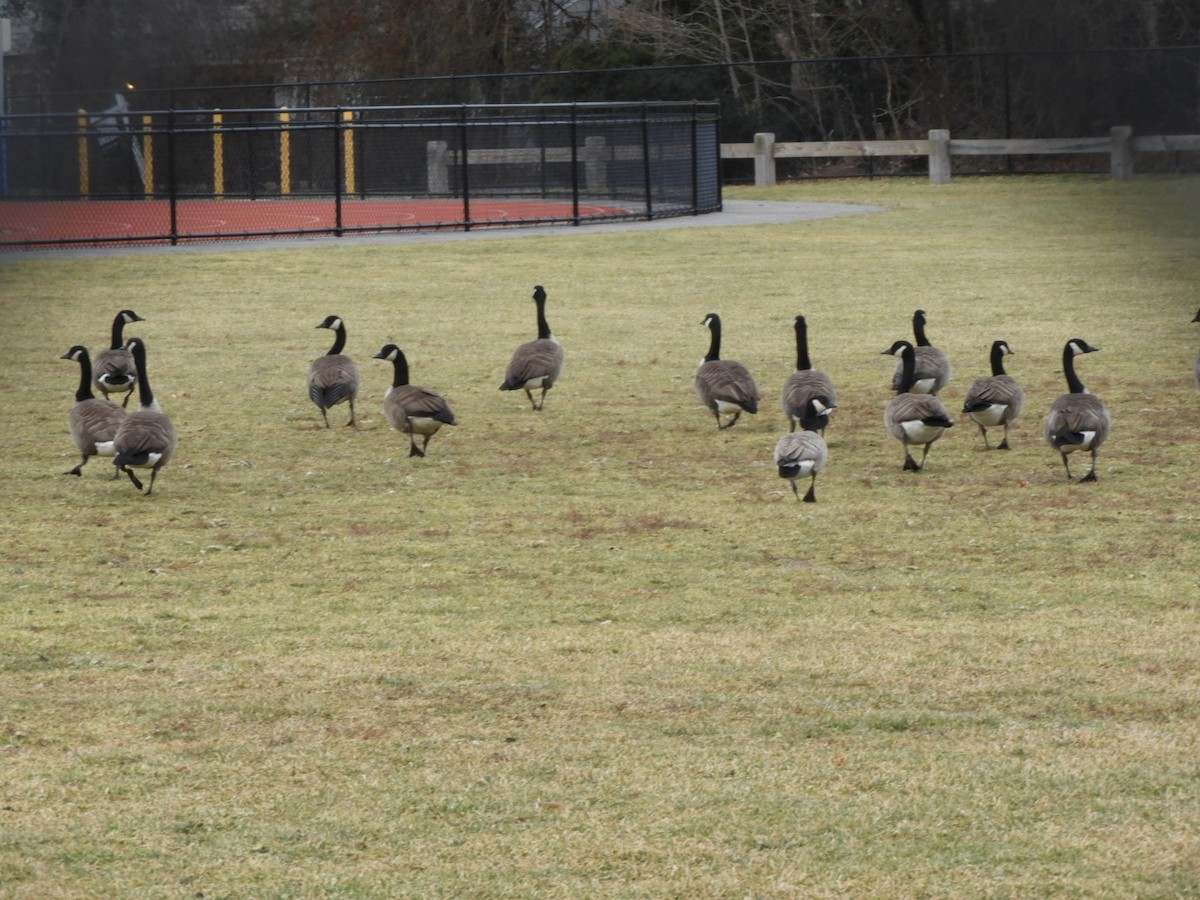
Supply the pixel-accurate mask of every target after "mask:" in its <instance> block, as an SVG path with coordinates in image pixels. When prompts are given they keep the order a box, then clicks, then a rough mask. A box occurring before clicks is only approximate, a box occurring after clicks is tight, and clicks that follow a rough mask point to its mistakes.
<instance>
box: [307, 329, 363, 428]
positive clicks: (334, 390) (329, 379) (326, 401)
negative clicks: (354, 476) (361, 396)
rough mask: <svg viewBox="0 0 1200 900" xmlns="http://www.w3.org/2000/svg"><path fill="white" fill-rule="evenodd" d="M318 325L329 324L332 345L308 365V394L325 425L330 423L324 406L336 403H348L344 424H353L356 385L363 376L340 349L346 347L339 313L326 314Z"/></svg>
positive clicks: (331, 405)
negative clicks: (348, 411) (347, 418)
mask: <svg viewBox="0 0 1200 900" xmlns="http://www.w3.org/2000/svg"><path fill="white" fill-rule="evenodd" d="M317 327H318V328H328V329H329V330H330V331H332V332H334V334H335V337H334V340H333V346H332V347H330V348H329V352H328V353H326V354H325V355H324V356H318V357H317V358H316V359H314V360H313V362H312V365H310V366H309V367H308V396H309V399H310V400H312V402H313V403H315V404H316V405H317V409H319V410H321V418H322V419H324V420H325V427H326V428H328V427H329V416H328V415H327V414H326V412H325V411H326V410H328V409H332V408H333V407H335V406H337V405H338V404H339V403H343V402H346V403H349V404H350V421H349V422H347V423H346V424H347V425H351V426H353V427H354V428H357V427H358V423H357V422H356V421H355V420H354V399H355V398H356V397H357V396H358V387H359V384H360V382H361V381H362V376H361V375H360V373H359V371H358V365H357V364H356V363H355V362H354V360H352V359H351V358H350V357H348V356H345V355H344V354H343V353H342V351H343V350H344V349H345V348H346V323H345V322H343V321H342V319H341V317H340V316H326V317H325V321H323V322H321V323H320V324H319V325H317Z"/></svg>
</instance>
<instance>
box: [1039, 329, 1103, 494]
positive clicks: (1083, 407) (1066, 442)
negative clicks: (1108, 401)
mask: <svg viewBox="0 0 1200 900" xmlns="http://www.w3.org/2000/svg"><path fill="white" fill-rule="evenodd" d="M1099 349H1100V348H1099V347H1093V346H1092V345H1091V344H1089V343H1088V342H1087V341H1085V340H1084V339H1083V338H1071V339H1070V340H1069V341H1067V343H1066V345H1065V346H1064V347H1063V357H1062V366H1063V375H1065V376H1066V378H1067V391H1068V393H1066V394H1063V395H1062V396H1060V397H1058V399H1056V400H1055V401H1054V402H1053V403H1051V404H1050V413H1049V414H1048V415H1047V416H1046V425H1045V429H1044V433H1045V437H1046V443H1047V444H1049V445H1050V446H1051V447H1053V448H1054V449H1055V450H1057V451H1058V452H1059V453H1060V454H1061V455H1062V461H1063V466H1064V467H1065V468H1066V470H1067V480H1068V481H1070V480H1071V463H1070V461H1069V460H1068V457H1069V456H1070V454H1072V453H1077V452H1079V451H1081V450H1086V451H1088V452H1089V453H1091V455H1092V467H1091V469H1089V470H1088V473H1087V474H1086V475H1084V476H1083V477H1082V478H1080V479H1079V480H1080V481H1095V480H1096V457H1097V455H1098V453H1099V451H1100V445H1101V444H1103V443H1104V442H1105V440H1107V438H1108V432H1109V429H1110V428H1111V427H1112V416H1111V415H1109V412H1108V410H1107V409H1105V408H1104V404H1103V403H1102V402H1101V401H1100V398H1099V397H1097V396H1096V395H1095V394H1093V393H1091V392H1090V391H1088V389H1087V388H1085V387H1084V386H1083V382H1082V381H1080V380H1079V376H1078V375H1076V374H1075V357H1076V356H1080V355H1082V354H1084V353H1095V352H1096V351H1097V350H1099Z"/></svg>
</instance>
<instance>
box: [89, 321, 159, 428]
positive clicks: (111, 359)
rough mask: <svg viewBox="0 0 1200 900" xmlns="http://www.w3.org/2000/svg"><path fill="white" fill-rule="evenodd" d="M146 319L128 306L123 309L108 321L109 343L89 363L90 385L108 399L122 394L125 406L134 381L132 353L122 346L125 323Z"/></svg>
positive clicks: (135, 379) (123, 344)
mask: <svg viewBox="0 0 1200 900" xmlns="http://www.w3.org/2000/svg"><path fill="white" fill-rule="evenodd" d="M144 321H146V320H145V319H143V318H142V317H141V316H139V315H138V314H137V313H135V312H134V311H133V310H132V309H123V310H121V311H120V312H119V313H117V316H116V318H115V319H113V324H112V344H111V345H110V346H109V348H108V349H107V350H101V351H100V352H99V353H97V354H96V358H95V360H93V362H92V384H93V385H94V386H95V388H96V390H98V391H99V392H100V393H102V394H103V395H104V399H105V400H107V399H108V395H109V394H124V395H125V396H124V398H122V403H121V406H122V408H124V407H126V406H128V405H129V398H130V397H132V396H133V386H134V385H135V384H136V383H137V369H136V368H135V366H134V364H133V356H132V355H130V353H129V351H128V350H127V349H126V348H125V338H124V334H125V326H126V325H129V324H130V323H132V322H144Z"/></svg>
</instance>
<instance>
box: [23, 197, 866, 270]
mask: <svg viewBox="0 0 1200 900" xmlns="http://www.w3.org/2000/svg"><path fill="white" fill-rule="evenodd" d="M883 209H884V207H881V206H866V205H859V204H849V203H804V202H793V201H780V200H726V201H725V202H724V203H723V209H722V210H721V211H720V212H715V213H705V214H704V215H699V216H674V217H671V218H665V219H652V220H650V221H637V220H627V221H619V222H597V223H594V224H589V225H529V226H523V225H514V226H511V227H510V226H505V227H491V228H476V229H472V230H470V231H404V232H394V233H373V234H348V235H343V236H342V237H331V236H321V237H305V238H266V239H261V240H260V239H253V240H236V239H234V240H222V241H203V242H188V243H183V244H179V245H177V246H174V247H172V246H170V245H169V244H131V245H129V246H123V247H62V248H54V249H36V250H33V249H31V250H3V249H0V264H3V263H5V262H18V261H21V260H34V259H37V260H46V259H87V258H100V257H111V256H133V255H151V254H158V255H161V254H180V253H229V252H238V251H244V250H285V249H291V248H309V249H311V248H313V247H322V246H338V247H351V246H367V245H377V244H422V243H435V242H436V243H445V242H447V241H487V240H511V239H513V238H521V237H547V236H554V235H562V234H572V235H579V234H606V233H612V232H625V231H662V230H664V229H668V228H729V227H736V226H739V225H783V224H787V223H789V222H805V221H812V220H815V219H830V218H835V217H838V216H855V215H864V214H866V213H874V212H882V211H883Z"/></svg>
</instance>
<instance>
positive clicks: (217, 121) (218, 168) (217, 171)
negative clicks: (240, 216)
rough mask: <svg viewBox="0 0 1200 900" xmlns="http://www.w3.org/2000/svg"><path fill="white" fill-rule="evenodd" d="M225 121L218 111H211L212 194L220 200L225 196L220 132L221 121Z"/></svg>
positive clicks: (223, 156)
mask: <svg viewBox="0 0 1200 900" xmlns="http://www.w3.org/2000/svg"><path fill="white" fill-rule="evenodd" d="M223 121H225V118H224V116H222V115H221V114H220V113H219V112H215V113H213V196H214V197H216V199H218V200H220V199H221V198H223V197H224V196H225V135H223V134H221V123H222V122H223Z"/></svg>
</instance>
